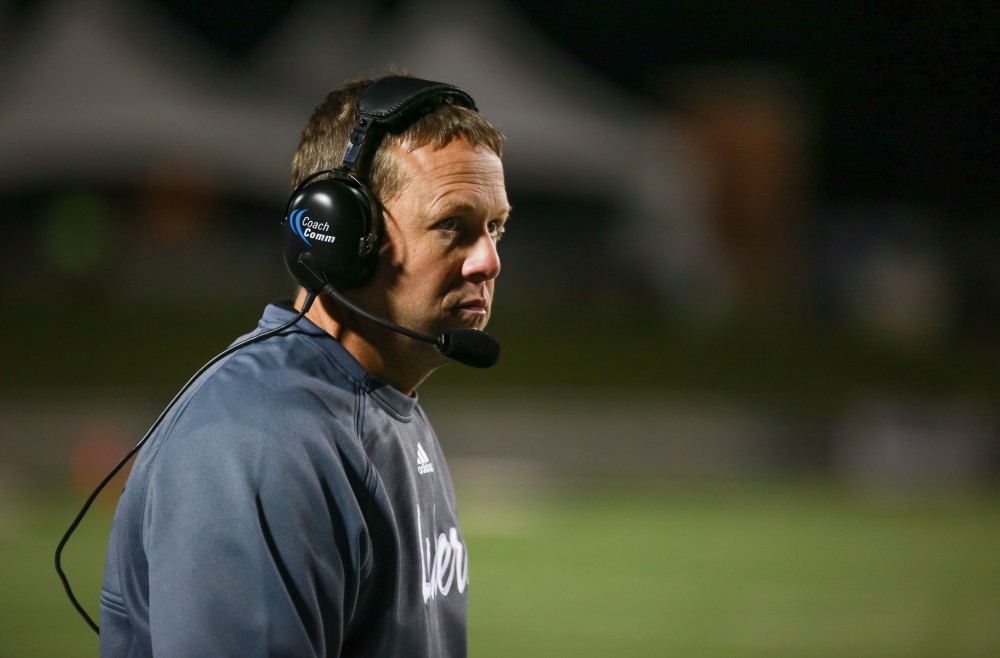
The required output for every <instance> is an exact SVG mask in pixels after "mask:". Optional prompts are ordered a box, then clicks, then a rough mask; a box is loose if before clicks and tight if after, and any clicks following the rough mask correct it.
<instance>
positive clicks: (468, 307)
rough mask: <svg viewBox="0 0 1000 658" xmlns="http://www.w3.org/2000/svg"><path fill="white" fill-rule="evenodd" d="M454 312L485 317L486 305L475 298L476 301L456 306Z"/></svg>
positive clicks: (481, 300) (483, 301) (483, 300)
mask: <svg viewBox="0 0 1000 658" xmlns="http://www.w3.org/2000/svg"><path fill="white" fill-rule="evenodd" d="M455 310H456V311H460V312H465V313H477V314H482V315H486V312H487V310H488V307H487V305H486V300H485V299H482V298H477V299H470V300H468V301H465V302H462V303H461V304H456V305H455Z"/></svg>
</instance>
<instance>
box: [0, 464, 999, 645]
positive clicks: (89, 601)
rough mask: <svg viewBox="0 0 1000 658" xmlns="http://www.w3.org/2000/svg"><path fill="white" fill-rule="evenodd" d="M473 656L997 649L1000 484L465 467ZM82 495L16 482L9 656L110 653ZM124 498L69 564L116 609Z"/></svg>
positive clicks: (3, 531) (5, 499) (2, 535)
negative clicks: (75, 519)
mask: <svg viewBox="0 0 1000 658" xmlns="http://www.w3.org/2000/svg"><path fill="white" fill-rule="evenodd" d="M458 493H459V499H460V504H461V505H462V508H461V512H462V518H463V526H464V532H465V535H466V540H467V543H468V545H469V550H470V578H471V582H470V587H471V589H470V593H471V599H470V626H469V632H470V654H471V655H472V656H536V655H537V656H550V655H552V656H606V655H628V656H661V655H679V656H691V657H698V656H727V657H739V656H776V657H781V656H796V657H809V656H831V657H832V656H854V655H858V656H860V655H864V656H869V657H873V658H874V657H878V656H886V657H889V656H892V657H899V656H912V657H917V656H991V655H997V654H998V653H1000V560H998V559H997V556H998V555H1000V496H998V495H996V494H995V493H988V494H984V493H980V494H977V495H972V494H966V495H963V496H951V497H946V496H939V497H933V498H932V497H909V498H907V497H887V498H881V497H876V498H869V497H860V496H858V495H856V494H853V493H851V492H849V491H846V490H843V489H839V488H835V487H832V486H829V485H826V484H801V483H800V484H781V485H777V484H772V485H761V484H755V485H734V486H729V487H720V486H712V487H707V486H704V485H691V486H681V485H677V486H673V487H669V488H668V487H662V486H640V485H638V484H626V483H623V482H620V481H619V482H586V483H577V484H575V485H571V486H567V487H563V488H559V489H552V490H546V491H536V492H521V493H519V494H518V493H517V492H514V491H508V492H506V493H505V492H492V493H490V492H479V491H476V490H475V489H474V488H472V487H471V486H467V485H466V484H464V483H461V482H460V483H459V491H458ZM77 506H78V501H77V500H76V499H75V498H70V497H65V496H56V495H52V494H48V495H44V496H35V497H24V496H13V495H11V494H9V493H8V494H5V495H4V496H2V497H0V521H2V523H0V554H2V555H3V557H4V559H3V561H2V565H3V567H2V568H3V573H2V574H0V582H2V583H3V586H2V588H0V656H3V657H4V658H7V657H8V656H12V657H19V656H20V657H25V658H31V657H33V656H77V655H96V653H97V640H96V637H94V636H93V634H92V632H91V631H90V630H89V629H88V628H87V627H86V626H85V624H84V623H83V621H82V620H80V619H79V618H78V617H77V616H76V613H75V612H74V611H73V609H72V608H71V606H70V604H69V602H68V601H67V600H66V597H65V595H64V593H63V591H62V587H61V585H60V583H59V581H58V578H57V577H56V575H55V572H54V570H53V567H52V553H53V551H54V549H55V545H56V543H57V541H58V538H59V536H60V535H61V534H62V532H63V530H64V529H65V526H66V525H67V524H68V523H69V521H70V519H71V518H72V516H73V514H75V512H76V507H77ZM109 524H110V510H108V509H107V508H106V507H104V508H100V509H97V510H95V511H94V512H93V513H92V516H89V517H88V518H87V520H86V521H85V522H84V524H83V526H81V528H80V530H79V531H78V534H77V535H76V536H75V537H74V539H73V540H72V541H71V542H70V544H69V547H68V548H67V551H66V554H65V564H66V569H67V571H68V572H69V574H70V578H71V581H72V582H73V584H74V588H75V590H76V591H77V592H78V595H79V596H80V598H81V599H82V600H83V601H84V602H85V605H86V606H87V608H88V610H91V611H92V613H93V614H96V599H97V592H98V587H99V582H100V574H101V570H102V567H103V550H104V542H105V541H106V535H107V531H108V528H109Z"/></svg>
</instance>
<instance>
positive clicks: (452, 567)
mask: <svg viewBox="0 0 1000 658" xmlns="http://www.w3.org/2000/svg"><path fill="white" fill-rule="evenodd" d="M417 531H418V532H419V535H420V580H421V590H422V593H423V596H424V603H427V602H428V601H430V600H431V599H433V598H434V597H435V596H437V595H438V594H441V596H448V593H449V592H450V591H451V587H452V585H454V586H455V589H457V590H458V592H459V593H460V594H461V593H462V592H464V591H465V588H466V586H467V585H468V583H469V554H468V551H466V550H465V544H464V543H463V542H462V540H461V539H459V537H458V529H457V528H455V527H454V526H452V527H451V528H449V529H448V533H447V534H445V533H443V532H442V533H440V534H439V535H438V537H437V542H436V544H435V545H434V547H433V549H432V547H431V538H430V537H429V536H425V535H424V528H423V523H422V520H421V517H420V506H419V505H418V506H417ZM428 572H429V573H428Z"/></svg>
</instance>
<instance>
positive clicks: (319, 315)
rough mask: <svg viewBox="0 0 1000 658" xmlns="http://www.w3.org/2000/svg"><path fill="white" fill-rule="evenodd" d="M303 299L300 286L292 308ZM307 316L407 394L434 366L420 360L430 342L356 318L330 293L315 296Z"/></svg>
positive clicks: (378, 375) (378, 376)
mask: <svg viewBox="0 0 1000 658" xmlns="http://www.w3.org/2000/svg"><path fill="white" fill-rule="evenodd" d="M305 299H306V293H305V291H304V290H300V291H299V294H298V296H297V297H296V299H295V308H297V309H301V308H302V305H303V304H304V303H305ZM306 317H307V318H309V320H310V321H311V322H312V323H313V324H315V325H316V326H317V327H319V328H320V329H322V330H323V331H325V332H326V333H328V334H329V335H330V336H332V337H333V338H335V339H336V340H337V341H338V342H339V343H340V344H341V345H343V346H344V349H346V350H347V351H348V352H349V353H350V354H351V356H353V357H354V358H355V360H357V362H358V363H360V364H361V367H363V368H364V369H365V370H366V371H367V372H368V373H369V374H370V375H372V376H373V377H375V378H376V379H378V380H380V381H382V382H385V383H386V384H389V385H390V386H392V387H393V388H395V389H397V390H399V391H402V392H403V393H405V394H406V395H413V393H414V392H415V391H416V390H417V387H418V386H420V384H421V383H423V381H424V380H425V379H427V376H428V375H430V373H431V372H432V371H433V370H434V369H435V368H436V367H437V365H423V364H421V361H423V359H420V356H419V352H420V351H421V349H422V348H424V347H429V346H424V345H423V344H422V343H416V342H415V341H414V340H413V339H411V338H407V337H406V336H402V335H400V334H397V333H395V332H393V331H390V330H388V329H385V328H384V327H379V326H377V325H375V324H373V323H371V322H369V321H368V320H364V319H362V318H358V317H357V316H356V315H355V314H353V313H351V312H350V311H348V310H347V309H345V308H343V307H341V306H340V305H339V304H337V302H336V301H335V300H333V299H330V298H329V297H325V296H318V297H317V298H316V300H315V302H314V303H313V305H312V307H311V308H310V309H309V312H308V313H306Z"/></svg>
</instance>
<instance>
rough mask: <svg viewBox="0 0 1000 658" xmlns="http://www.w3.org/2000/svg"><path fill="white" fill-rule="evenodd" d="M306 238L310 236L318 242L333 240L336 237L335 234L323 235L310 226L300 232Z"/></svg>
mask: <svg viewBox="0 0 1000 658" xmlns="http://www.w3.org/2000/svg"><path fill="white" fill-rule="evenodd" d="M302 234H303V235H305V236H306V237H307V238H312V239H313V240H319V241H320V242H331V243H332V242H333V241H334V240H336V239H337V236H336V235H324V234H323V233H317V232H316V231H314V230H312V229H311V228H307V229H306V230H305V231H303V232H302Z"/></svg>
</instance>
